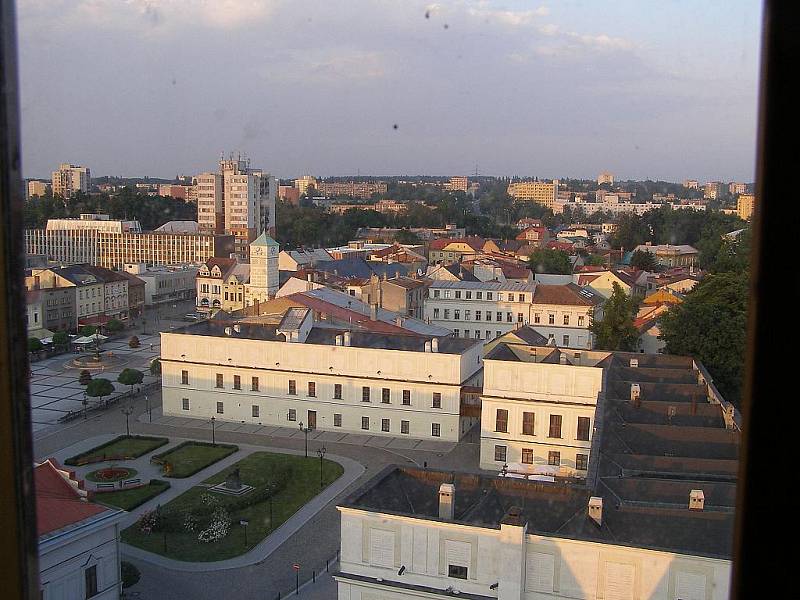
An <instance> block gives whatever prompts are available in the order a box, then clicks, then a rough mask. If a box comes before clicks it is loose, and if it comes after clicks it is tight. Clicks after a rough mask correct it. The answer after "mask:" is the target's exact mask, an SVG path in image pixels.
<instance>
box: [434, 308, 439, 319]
mask: <svg viewBox="0 0 800 600" xmlns="http://www.w3.org/2000/svg"><path fill="white" fill-rule="evenodd" d="M433 318H434V319H438V318H439V309H438V308H434V309H433Z"/></svg>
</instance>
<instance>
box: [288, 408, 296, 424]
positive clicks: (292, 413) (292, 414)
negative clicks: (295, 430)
mask: <svg viewBox="0 0 800 600" xmlns="http://www.w3.org/2000/svg"><path fill="white" fill-rule="evenodd" d="M289 420H290V421H297V411H296V410H295V409H293V408H290V409H289Z"/></svg>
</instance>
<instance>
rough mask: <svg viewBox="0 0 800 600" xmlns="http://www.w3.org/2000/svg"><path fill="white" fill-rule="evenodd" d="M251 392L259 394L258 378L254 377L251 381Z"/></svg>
mask: <svg viewBox="0 0 800 600" xmlns="http://www.w3.org/2000/svg"><path fill="white" fill-rule="evenodd" d="M250 391H252V392H257V391H258V377H253V378H252V379H251V380H250Z"/></svg>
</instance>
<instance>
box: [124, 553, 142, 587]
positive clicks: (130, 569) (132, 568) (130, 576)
mask: <svg viewBox="0 0 800 600" xmlns="http://www.w3.org/2000/svg"><path fill="white" fill-rule="evenodd" d="M120 567H121V570H122V587H123V588H129V587H132V586H134V585H136V584H137V583H138V582H139V578H140V577H141V573H139V569H137V568H136V565H134V564H132V563H129V562H128V561H127V560H123V561H122V562H121V563H120Z"/></svg>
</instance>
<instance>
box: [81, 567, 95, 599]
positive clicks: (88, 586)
mask: <svg viewBox="0 0 800 600" xmlns="http://www.w3.org/2000/svg"><path fill="white" fill-rule="evenodd" d="M83 581H84V588H85V590H86V596H85V597H86V598H93V597H94V596H96V595H97V593H98V586H97V565H92V566H91V567H88V568H87V569H84V571H83Z"/></svg>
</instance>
